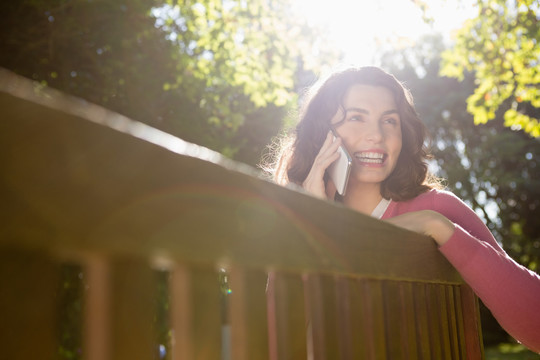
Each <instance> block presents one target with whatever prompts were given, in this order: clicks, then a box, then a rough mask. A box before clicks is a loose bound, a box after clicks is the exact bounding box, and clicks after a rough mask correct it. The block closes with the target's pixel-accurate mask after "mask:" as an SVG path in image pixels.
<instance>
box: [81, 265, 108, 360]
mask: <svg viewBox="0 0 540 360" xmlns="http://www.w3.org/2000/svg"><path fill="white" fill-rule="evenodd" d="M83 270H84V281H85V286H86V291H85V295H84V315H83V316H84V323H83V346H82V351H83V358H84V359H87V360H108V359H111V356H110V355H111V343H110V340H111V324H110V319H109V317H110V313H111V285H110V281H111V278H110V276H111V275H110V270H111V269H110V267H109V266H108V264H107V260H106V259H105V258H104V257H100V256H91V257H90V256H89V257H87V258H86V259H85V262H84V266H83Z"/></svg>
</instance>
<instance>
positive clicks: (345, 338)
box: [336, 276, 368, 360]
mask: <svg viewBox="0 0 540 360" xmlns="http://www.w3.org/2000/svg"><path fill="white" fill-rule="evenodd" d="M336 286H337V288H336V292H337V306H338V334H339V335H338V339H339V341H340V351H341V359H347V360H349V359H364V358H368V357H367V355H368V339H367V338H368V336H367V334H366V333H365V331H366V329H365V327H364V289H363V284H362V283H361V282H359V281H358V280H357V279H354V278H349V277H344V276H339V277H338V278H337V280H336Z"/></svg>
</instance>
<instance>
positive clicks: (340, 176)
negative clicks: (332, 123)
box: [327, 129, 352, 196]
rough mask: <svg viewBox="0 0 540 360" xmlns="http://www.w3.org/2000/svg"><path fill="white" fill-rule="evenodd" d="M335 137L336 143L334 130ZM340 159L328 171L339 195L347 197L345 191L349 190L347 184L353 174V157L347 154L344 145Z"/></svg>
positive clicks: (340, 149) (340, 148) (340, 150)
mask: <svg viewBox="0 0 540 360" xmlns="http://www.w3.org/2000/svg"><path fill="white" fill-rule="evenodd" d="M332 133H333V135H334V141H336V138H337V135H336V133H335V131H334V130H333V129H332ZM338 152H339V154H340V155H339V158H338V159H337V160H336V161H334V162H333V163H332V164H330V166H329V167H328V169H327V171H328V174H329V175H330V178H331V179H332V181H333V182H334V185H335V186H336V190H337V192H338V194H339V195H341V196H343V195H345V190H347V183H348V181H349V174H350V172H351V166H352V158H351V155H349V153H348V152H347V149H345V147H344V146H343V145H340V146H339V148H338Z"/></svg>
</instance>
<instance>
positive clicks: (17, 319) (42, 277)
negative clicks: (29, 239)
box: [0, 248, 60, 360]
mask: <svg viewBox="0 0 540 360" xmlns="http://www.w3.org/2000/svg"><path fill="white" fill-rule="evenodd" d="M59 279H60V266H59V265H58V264H56V263H54V262H53V261H51V260H50V259H49V257H47V256H44V255H43V254H40V253H28V252H23V251H19V250H13V249H6V248H0V343H1V348H0V354H1V356H0V357H1V358H2V359H9V360H27V359H44V360H49V359H50V360H52V359H57V358H58V354H57V352H58V344H59V342H58V339H59V337H58V336H59V334H58V332H57V330H58V323H57V319H58V315H57V311H58V310H59V304H58V303H57V297H56V294H57V291H58V288H59V285H60V284H59Z"/></svg>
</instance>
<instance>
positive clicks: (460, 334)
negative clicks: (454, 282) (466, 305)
mask: <svg viewBox="0 0 540 360" xmlns="http://www.w3.org/2000/svg"><path fill="white" fill-rule="evenodd" d="M454 304H455V312H456V327H457V342H458V344H459V358H460V359H467V341H466V340H465V322H464V319H463V307H462V306H463V305H462V301H461V286H455V287H454Z"/></svg>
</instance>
